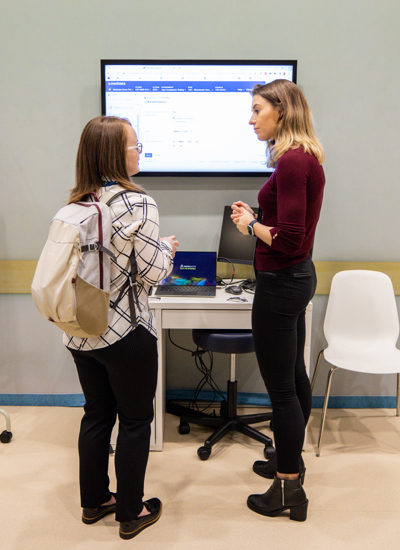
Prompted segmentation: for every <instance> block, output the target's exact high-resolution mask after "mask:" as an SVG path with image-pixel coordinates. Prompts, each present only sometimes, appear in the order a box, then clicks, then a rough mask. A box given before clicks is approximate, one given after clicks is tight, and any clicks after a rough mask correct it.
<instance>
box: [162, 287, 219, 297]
mask: <svg viewBox="0 0 400 550" xmlns="http://www.w3.org/2000/svg"><path fill="white" fill-rule="evenodd" d="M212 288H213V287H207V286H197V287H192V286H184V285H182V286H179V287H177V286H167V285H166V286H158V287H157V294H166V295H167V296H168V295H169V294H170V295H172V296H174V295H176V294H177V293H179V294H185V295H188V296H201V295H203V294H205V295H206V296H208V295H209V294H211V292H213V290H212Z"/></svg>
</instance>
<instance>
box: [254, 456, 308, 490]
mask: <svg viewBox="0 0 400 550" xmlns="http://www.w3.org/2000/svg"><path fill="white" fill-rule="evenodd" d="M253 472H255V473H256V474H258V475H259V476H261V477H266V478H267V479H274V477H275V476H276V453H275V454H274V455H273V456H272V457H271V458H270V459H269V460H256V461H255V462H254V464H253ZM299 477H300V479H301V483H302V485H303V484H304V479H305V477H306V467H305V464H304V460H303V458H302V457H300V472H299Z"/></svg>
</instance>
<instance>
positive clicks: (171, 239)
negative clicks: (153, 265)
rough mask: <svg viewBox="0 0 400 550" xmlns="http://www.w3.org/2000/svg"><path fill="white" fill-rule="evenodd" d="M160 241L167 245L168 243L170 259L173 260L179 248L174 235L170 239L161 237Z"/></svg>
mask: <svg viewBox="0 0 400 550" xmlns="http://www.w3.org/2000/svg"><path fill="white" fill-rule="evenodd" d="M160 241H165V242H167V243H169V244H170V245H171V248H172V257H173V258H174V257H175V252H176V249H177V248H178V246H179V241H178V240H177V238H176V237H175V235H171V236H170V237H163V238H162V239H160Z"/></svg>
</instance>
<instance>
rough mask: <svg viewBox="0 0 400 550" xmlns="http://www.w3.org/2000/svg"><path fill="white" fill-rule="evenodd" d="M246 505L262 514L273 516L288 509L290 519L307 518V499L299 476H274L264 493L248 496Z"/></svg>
mask: <svg viewBox="0 0 400 550" xmlns="http://www.w3.org/2000/svg"><path fill="white" fill-rule="evenodd" d="M247 506H248V507H249V508H250V510H253V511H254V512H257V514H262V515H263V516H270V517H274V516H277V515H278V514H280V513H281V512H283V511H284V510H290V519H293V520H294V521H305V520H306V519H307V507H308V500H307V497H306V494H305V492H304V489H303V486H302V484H301V481H300V478H299V479H294V480H291V479H280V478H278V477H275V478H274V482H273V484H272V485H271V487H270V488H269V489H268V491H267V492H266V493H264V494H262V495H250V496H249V498H248V499H247Z"/></svg>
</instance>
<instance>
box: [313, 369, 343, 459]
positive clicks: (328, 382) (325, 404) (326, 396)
mask: <svg viewBox="0 0 400 550" xmlns="http://www.w3.org/2000/svg"><path fill="white" fill-rule="evenodd" d="M337 368H338V367H332V368H331V369H330V371H329V373H328V379H327V381H326V390H325V399H324V406H323V408H322V416H321V427H320V429H319V438H318V446H317V456H320V454H321V444H322V434H323V433H324V427H325V419H326V410H327V408H328V401H329V392H330V391H331V382H332V374H333V373H334V372H335V370H336V369H337Z"/></svg>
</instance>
